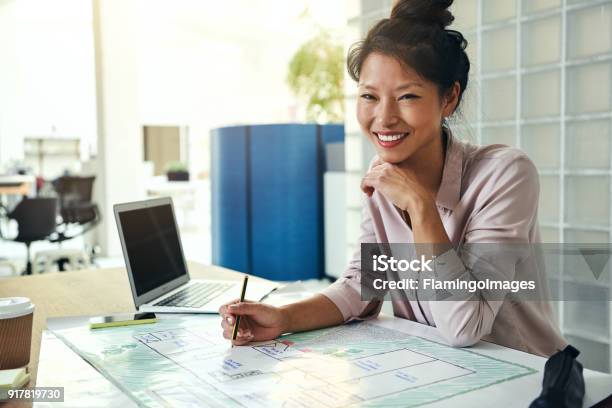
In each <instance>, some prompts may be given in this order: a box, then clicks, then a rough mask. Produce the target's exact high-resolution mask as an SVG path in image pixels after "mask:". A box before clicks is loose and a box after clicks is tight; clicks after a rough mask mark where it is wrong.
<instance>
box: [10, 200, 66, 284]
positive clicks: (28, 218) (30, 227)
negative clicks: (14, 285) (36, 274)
mask: <svg viewBox="0 0 612 408" xmlns="http://www.w3.org/2000/svg"><path fill="white" fill-rule="evenodd" d="M57 209H58V201H57V198H55V197H52V198H48V197H38V198H28V197H25V198H24V199H23V200H21V201H20V202H19V203H18V204H17V206H16V207H15V208H14V209H13V210H12V211H11V212H8V213H7V214H6V217H7V218H9V219H13V220H15V221H17V226H18V229H19V232H18V233H17V236H16V237H14V238H8V237H4V236H3V237H2V238H3V239H7V240H10V241H15V242H21V243H23V244H25V246H26V250H27V257H26V269H25V271H24V272H23V274H25V275H31V274H32V260H31V258H30V245H31V244H32V242H35V241H43V240H49V238H50V236H51V235H52V234H53V233H54V232H55V227H56V224H57Z"/></svg>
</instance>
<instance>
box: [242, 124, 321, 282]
mask: <svg viewBox="0 0 612 408" xmlns="http://www.w3.org/2000/svg"><path fill="white" fill-rule="evenodd" d="M319 143H320V140H319V138H318V137H317V126H316V125H295V124H293V125H264V126H253V127H252V128H251V178H250V181H251V197H252V200H251V217H252V218H251V225H252V227H251V228H252V240H253V241H252V243H251V248H252V259H253V265H252V268H253V269H252V273H253V274H254V275H257V276H262V277H265V278H268V279H273V280H295V279H307V278H316V277H318V276H319V275H320V274H321V272H322V268H321V265H322V262H323V254H322V251H321V248H320V245H321V236H320V234H321V227H322V225H321V222H320V220H321V219H322V217H321V215H322V214H321V211H322V209H321V206H320V202H319V201H320V199H321V197H322V196H321V191H322V190H321V185H320V182H321V180H320V177H319V174H320V166H321V160H320V158H321V156H320V154H319V152H320V150H321V149H320V146H319Z"/></svg>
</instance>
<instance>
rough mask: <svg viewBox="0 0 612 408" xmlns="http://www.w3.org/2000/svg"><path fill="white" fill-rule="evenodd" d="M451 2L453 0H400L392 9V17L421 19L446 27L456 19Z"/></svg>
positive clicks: (427, 22) (421, 20) (424, 21)
mask: <svg viewBox="0 0 612 408" xmlns="http://www.w3.org/2000/svg"><path fill="white" fill-rule="evenodd" d="M451 4H453V0H398V1H397V3H396V4H395V6H393V10H391V19H400V20H409V21H419V22H422V23H425V24H432V25H437V26H439V27H440V28H441V29H445V28H446V27H448V26H449V25H450V24H451V23H452V22H453V20H455V17H453V14H452V13H451V12H450V11H449V10H448V8H449V7H450V5H451Z"/></svg>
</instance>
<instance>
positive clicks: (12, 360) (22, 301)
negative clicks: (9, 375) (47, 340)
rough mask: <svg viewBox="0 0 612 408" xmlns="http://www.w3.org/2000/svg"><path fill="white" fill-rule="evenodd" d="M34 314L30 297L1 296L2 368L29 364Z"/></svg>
mask: <svg viewBox="0 0 612 408" xmlns="http://www.w3.org/2000/svg"><path fill="white" fill-rule="evenodd" d="M33 315H34V304H33V303H32V302H31V301H30V299H28V298H25V297H12V298H0V370H5V369H10V368H19V367H24V366H26V365H28V364H29V362H30V346H31V344H32V318H33Z"/></svg>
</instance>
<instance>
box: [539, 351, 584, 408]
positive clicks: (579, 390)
mask: <svg viewBox="0 0 612 408" xmlns="http://www.w3.org/2000/svg"><path fill="white" fill-rule="evenodd" d="M578 354H580V351H579V350H577V349H576V348H574V347H572V346H571V345H568V346H567V347H565V349H564V350H563V351H559V352H557V353H555V354H553V355H552V356H551V357H550V358H549V359H548V361H546V365H545V366H544V380H543V381H542V393H541V394H540V396H539V397H538V398H536V399H535V401H533V402H532V403H531V405H530V406H529V408H553V407H554V408H575V407H582V401H583V399H584V377H583V376H582V364H580V363H579V362H578V361H576V357H578Z"/></svg>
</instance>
